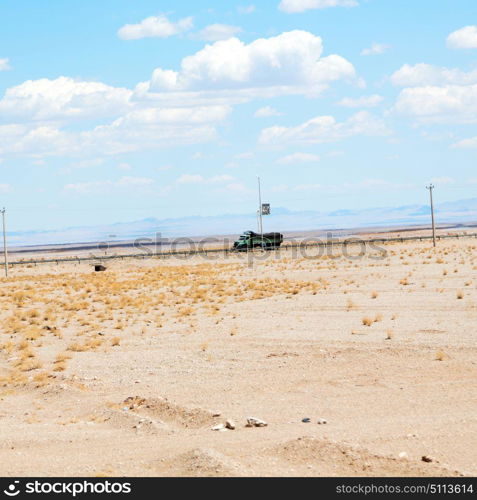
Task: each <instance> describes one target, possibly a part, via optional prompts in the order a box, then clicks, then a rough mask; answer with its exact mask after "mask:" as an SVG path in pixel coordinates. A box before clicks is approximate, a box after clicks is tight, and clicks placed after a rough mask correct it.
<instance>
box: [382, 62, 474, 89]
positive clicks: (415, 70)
mask: <svg viewBox="0 0 477 500" xmlns="http://www.w3.org/2000/svg"><path fill="white" fill-rule="evenodd" d="M391 83H392V84H393V85H396V86H398V87H420V86H425V85H444V84H455V85H468V84H471V83H477V70H474V71H469V72H465V71H461V70H460V69H457V68H445V67H441V66H433V65H432V64H426V63H419V64H414V65H410V64H404V65H403V66H401V68H399V69H398V70H397V71H395V72H394V73H393V74H392V75H391Z"/></svg>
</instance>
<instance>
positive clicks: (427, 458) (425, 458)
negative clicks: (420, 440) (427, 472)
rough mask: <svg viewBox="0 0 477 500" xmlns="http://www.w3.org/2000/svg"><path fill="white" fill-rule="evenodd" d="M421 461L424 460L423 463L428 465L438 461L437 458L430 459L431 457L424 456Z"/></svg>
mask: <svg viewBox="0 0 477 500" xmlns="http://www.w3.org/2000/svg"><path fill="white" fill-rule="evenodd" d="M421 460H422V461H423V462H426V463H428V464H429V463H431V462H435V461H436V459H435V458H433V457H430V456H429V455H423V456H422V457H421Z"/></svg>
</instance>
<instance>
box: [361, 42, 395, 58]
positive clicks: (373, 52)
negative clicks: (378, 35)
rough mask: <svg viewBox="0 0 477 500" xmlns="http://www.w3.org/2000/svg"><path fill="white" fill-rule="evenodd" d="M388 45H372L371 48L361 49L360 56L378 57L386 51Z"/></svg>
mask: <svg viewBox="0 0 477 500" xmlns="http://www.w3.org/2000/svg"><path fill="white" fill-rule="evenodd" d="M389 48H390V47H389V45H385V44H384V43H376V42H374V43H372V44H371V47H369V48H366V49H363V50H362V51H361V55H362V56H379V55H381V54H384V53H385V52H387V51H388V49H389Z"/></svg>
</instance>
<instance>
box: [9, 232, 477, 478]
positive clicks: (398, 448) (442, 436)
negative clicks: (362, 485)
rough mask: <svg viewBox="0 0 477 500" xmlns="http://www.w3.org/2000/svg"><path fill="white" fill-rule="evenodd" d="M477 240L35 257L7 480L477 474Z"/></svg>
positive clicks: (16, 351) (15, 277) (15, 278)
mask: <svg viewBox="0 0 477 500" xmlns="http://www.w3.org/2000/svg"><path fill="white" fill-rule="evenodd" d="M476 249H477V240H476V239H470V238H469V239H462V240H458V241H454V240H448V241H443V242H441V243H440V244H439V246H438V248H437V249H436V250H434V249H432V248H431V247H430V246H429V242H424V243H412V244H406V245H403V244H388V245H386V246H385V247H382V251H380V250H378V249H374V250H369V251H368V252H367V253H366V255H365V256H362V257H360V258H353V259H349V258H345V257H343V256H342V255H341V254H340V250H338V249H337V250H335V252H336V253H335V255H332V256H330V255H328V256H326V255H325V256H318V255H313V252H316V250H313V251H311V250H310V251H309V252H308V256H307V258H304V257H303V256H300V255H298V256H296V255H292V254H291V252H290V251H286V252H281V253H280V254H275V253H267V254H266V256H265V255H262V254H257V255H256V258H255V259H253V261H251V260H249V259H247V257H246V256H243V255H242V256H233V257H230V258H228V259H223V258H221V259H220V260H204V259H200V258H197V257H195V258H193V259H188V260H179V259H161V260H159V259H146V260H124V261H114V262H111V263H109V264H108V269H107V271H106V272H103V273H94V272H92V268H91V265H90V264H87V263H82V264H76V265H75V264H60V265H51V266H50V265H47V264H42V265H38V266H36V267H32V266H31V267H26V266H23V267H16V268H14V269H13V270H12V272H11V274H10V276H9V278H8V279H5V278H3V279H2V280H1V281H0V295H1V298H2V300H1V301H0V315H1V316H0V317H1V331H0V348H1V350H0V475H2V476H8V475H11V476H18V475H25V476H28V475H39V476H54V475H57V476H63V475H68V476H121V475H132V476H163V475H164V476H177V475H178V476H234V475H246V476H248V475H251V476H330V475H331V476H333V475H340V476H383V475H384V476H409V475H410V476H441V475H444V476H458V475H476V474H477V446H476V445H477V438H476V436H477V416H476V411H475V410H476V402H477V397H476V396H477V384H476V378H477V366H476V363H477V358H476V352H477V348H476V334H477V332H476V325H477V251H476ZM247 417H257V418H259V419H263V420H265V421H266V422H267V423H268V426H266V427H252V428H249V427H245V424H246V419H247ZM303 418H310V420H311V421H310V422H309V423H304V422H302V419H303ZM227 419H231V420H233V421H234V422H235V424H236V428H235V430H225V431H214V430H212V427H214V426H216V425H219V424H223V423H225V421H226V420H227ZM318 419H325V420H326V421H327V423H326V424H321V425H319V424H318V423H317V422H318ZM423 456H427V457H430V460H431V461H430V462H425V461H423V460H422V457H423Z"/></svg>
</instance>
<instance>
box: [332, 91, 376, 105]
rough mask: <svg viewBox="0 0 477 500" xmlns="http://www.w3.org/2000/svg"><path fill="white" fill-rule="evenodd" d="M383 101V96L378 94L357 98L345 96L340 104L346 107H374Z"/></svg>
mask: <svg viewBox="0 0 477 500" xmlns="http://www.w3.org/2000/svg"><path fill="white" fill-rule="evenodd" d="M381 102H383V97H382V96H380V95H377V94H373V95H370V96H362V97H358V98H356V99H353V98H351V97H344V98H343V99H341V101H339V102H338V105H339V106H344V107H345V108H374V107H376V106H378V105H379V104H381Z"/></svg>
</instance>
